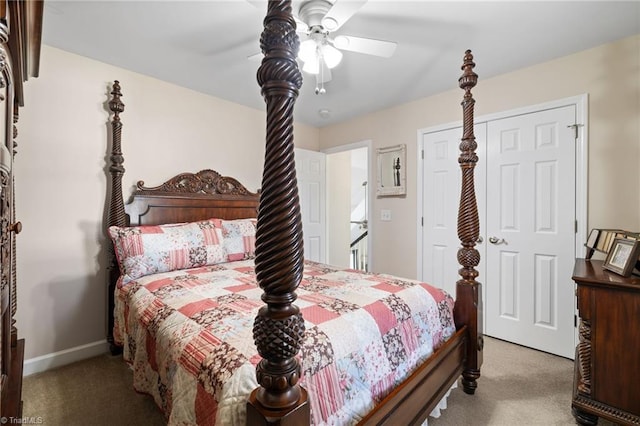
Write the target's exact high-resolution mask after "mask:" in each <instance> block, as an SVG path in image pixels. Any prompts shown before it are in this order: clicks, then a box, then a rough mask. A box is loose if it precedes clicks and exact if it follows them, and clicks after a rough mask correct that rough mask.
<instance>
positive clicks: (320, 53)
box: [249, 0, 397, 95]
mask: <svg viewBox="0 0 640 426" xmlns="http://www.w3.org/2000/svg"><path fill="white" fill-rule="evenodd" d="M249 2H250V3H252V4H255V3H259V2H256V1H255V0H253V1H252V0H249ZM366 2H367V0H331V1H330V0H303V1H301V2H299V7H298V8H297V14H296V16H294V17H295V19H296V24H297V31H298V32H299V33H301V34H302V36H301V40H300V41H301V43H300V51H299V53H298V58H299V59H300V60H301V61H302V62H303V64H304V66H303V68H302V70H303V71H305V72H308V73H310V74H313V75H315V76H316V89H315V93H316V94H317V95H321V94H324V93H325V92H326V90H325V88H324V83H326V82H328V81H330V80H331V69H332V68H335V67H336V66H337V65H338V64H339V63H340V61H341V60H342V51H350V52H357V53H363V54H366V55H374V56H380V57H383V58H389V57H391V56H392V55H393V53H394V52H395V50H396V46H397V43H394V42H391V41H385V40H376V39H373V38H366V37H356V36H350V35H342V34H340V35H335V36H333V34H332V33H333V32H334V31H337V30H339V29H340V28H341V27H342V26H343V25H344V24H345V23H346V22H347V21H348V20H349V19H350V18H351V17H352V16H353V15H355V13H356V12H357V11H358V10H359V9H360V8H361V7H362V6H363V5H364V4H365V3H366ZM258 57H262V54H256V55H251V56H249V59H253V58H258Z"/></svg>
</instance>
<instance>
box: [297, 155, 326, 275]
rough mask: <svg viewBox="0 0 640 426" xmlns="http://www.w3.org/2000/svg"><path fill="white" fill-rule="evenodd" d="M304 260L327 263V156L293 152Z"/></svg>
mask: <svg viewBox="0 0 640 426" xmlns="http://www.w3.org/2000/svg"><path fill="white" fill-rule="evenodd" d="M295 157H296V177H297V179H298V196H299V198H300V214H301V215H302V233H303V238H304V258H305V259H308V260H313V261H315V262H321V263H325V261H326V206H325V199H326V198H325V197H326V194H325V193H326V186H327V184H326V154H324V153H322V152H316V151H309V150H306V149H298V148H296V150H295Z"/></svg>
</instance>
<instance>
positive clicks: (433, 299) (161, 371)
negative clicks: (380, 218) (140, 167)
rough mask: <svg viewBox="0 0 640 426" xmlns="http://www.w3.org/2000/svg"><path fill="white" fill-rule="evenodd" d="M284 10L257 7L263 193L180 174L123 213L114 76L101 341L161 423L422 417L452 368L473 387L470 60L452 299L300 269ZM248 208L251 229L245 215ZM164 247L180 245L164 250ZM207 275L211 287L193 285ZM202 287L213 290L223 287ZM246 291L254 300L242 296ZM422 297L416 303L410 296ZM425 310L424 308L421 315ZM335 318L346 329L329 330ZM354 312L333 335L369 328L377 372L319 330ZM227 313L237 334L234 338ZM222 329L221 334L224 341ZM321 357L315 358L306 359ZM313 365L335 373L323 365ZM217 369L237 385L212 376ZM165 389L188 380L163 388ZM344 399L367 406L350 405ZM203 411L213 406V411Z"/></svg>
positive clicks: (475, 226)
mask: <svg viewBox="0 0 640 426" xmlns="http://www.w3.org/2000/svg"><path fill="white" fill-rule="evenodd" d="M290 3H291V2H290V1H269V2H268V11H267V15H266V18H265V20H264V32H263V33H262V37H261V47H262V51H263V53H264V55H265V57H264V59H263V62H262V65H261V66H260V68H259V70H258V82H259V84H260V86H261V87H262V94H263V97H264V99H265V102H266V108H267V134H266V148H265V162H264V170H263V179H262V187H261V190H260V192H259V193H253V192H251V191H249V190H247V189H246V188H245V187H244V186H243V185H242V184H241V183H240V182H238V181H237V180H235V179H233V178H230V177H224V176H221V175H220V174H218V173H217V172H215V171H212V170H203V171H201V172H198V173H196V174H191V173H182V174H180V175H177V176H175V177H173V178H171V179H169V180H168V181H167V182H165V183H164V184H162V185H161V186H159V187H155V188H147V187H145V186H144V183H143V182H139V183H138V190H137V191H135V192H134V194H133V197H132V201H131V202H130V203H129V204H127V205H126V206H125V204H124V201H123V195H122V177H123V174H124V167H123V162H124V157H123V154H122V149H121V129H122V123H121V121H120V114H121V113H122V112H123V111H124V104H123V103H122V101H121V99H120V98H121V96H122V93H121V88H120V85H119V83H118V82H117V81H116V82H115V83H114V85H113V91H112V92H111V93H112V95H113V98H112V99H111V101H110V103H109V107H110V110H111V111H112V112H113V113H114V115H113V121H112V130H113V137H112V152H111V165H110V168H109V170H110V174H111V182H110V199H111V202H110V207H109V218H108V220H109V223H108V225H109V232H110V235H111V237H112V239H113V241H114V250H113V251H114V252H115V253H114V254H115V256H112V260H111V267H110V273H109V298H110V301H109V330H110V333H114V334H110V335H109V341H110V343H111V344H112V347H113V348H114V349H115V348H117V347H118V345H119V346H122V347H123V349H124V355H125V358H126V359H127V361H129V362H130V363H131V364H132V365H133V368H134V374H135V375H136V378H137V382H136V383H135V385H136V389H138V390H140V391H144V392H147V393H150V394H152V395H153V396H154V398H155V399H156V402H157V403H158V404H159V405H160V406H161V408H162V409H163V410H164V411H165V413H167V414H168V413H169V412H171V417H169V421H170V423H172V422H175V423H178V422H181V421H182V422H185V421H186V422H189V421H191V422H193V423H198V424H212V423H213V422H214V421H215V417H214V416H215V415H218V416H220V415H224V416H226V417H222V418H224V419H225V422H230V423H237V422H239V421H240V419H241V418H243V416H245V415H246V422H247V424H252V425H259V424H287V425H288V424H291V425H299V424H309V423H310V421H312V418H313V419H314V423H323V422H339V423H351V422H356V421H359V422H360V423H361V424H387V423H388V424H415V423H420V422H421V421H423V420H424V419H425V418H426V417H427V416H428V415H429V413H430V412H431V411H432V410H433V409H434V407H436V405H437V404H438V402H439V401H440V400H441V399H442V398H443V397H444V396H445V395H446V394H447V392H448V390H449V389H450V388H451V386H452V385H453V384H454V383H455V382H456V380H457V378H458V376H460V375H461V374H462V385H463V387H464V391H465V392H466V393H469V394H473V393H474V391H475V389H476V386H477V385H476V379H478V378H479V376H480V366H481V364H482V334H481V329H480V327H481V325H480V324H481V322H480V319H479V317H480V315H481V307H482V303H481V299H480V295H481V291H480V284H479V283H478V282H476V280H475V279H476V277H477V275H478V273H477V271H476V270H475V267H476V266H477V265H478V263H479V254H478V251H477V250H476V249H475V248H474V246H475V241H476V240H477V238H478V235H479V221H478V213H477V207H476V201H475V192H474V184H473V169H474V167H475V163H476V162H477V159H478V158H477V156H476V154H475V148H476V143H475V137H474V135H473V106H474V100H473V97H472V95H471V92H470V90H471V89H472V88H473V87H474V86H475V84H476V81H477V76H476V75H475V73H474V72H473V68H474V66H475V64H474V63H473V57H472V55H471V52H470V51H467V52H466V54H465V56H464V64H463V66H462V69H463V75H462V77H460V79H459V83H460V87H461V88H462V89H464V91H465V94H464V100H463V102H462V105H463V113H464V119H463V125H464V128H463V136H462V143H461V144H460V149H461V154H460V158H459V163H460V166H461V168H462V189H461V201H460V210H459V217H458V234H459V237H460V240H461V244H462V248H461V249H460V250H459V252H458V260H459V262H460V264H461V265H462V268H461V269H460V275H461V279H460V280H459V281H458V283H457V291H456V299H455V306H454V302H453V300H452V299H451V298H450V297H449V296H448V295H446V294H444V293H442V292H441V291H440V290H438V289H435V288H433V287H431V286H428V285H427V284H424V283H418V282H415V281H411V280H403V279H400V278H396V277H390V276H384V275H375V274H363V273H360V272H357V273H356V271H350V270H340V269H338V268H333V267H329V266H326V265H319V264H313V263H311V262H305V261H304V259H303V252H302V246H303V244H302V222H301V218H300V210H299V203H298V193H297V183H296V177H295V164H294V154H293V106H294V103H295V100H296V98H297V95H298V91H299V89H300V87H301V84H302V77H301V74H300V71H299V70H298V67H297V64H296V59H295V58H296V52H297V49H298V43H299V42H298V37H297V35H296V33H295V25H296V24H295V21H294V19H293V17H292V14H291V4H290ZM256 212H257V223H256V221H255V220H252V219H251V218H255V217H256ZM176 242H177V244H178V245H179V247H178V248H175V247H173V248H167V247H166V244H176ZM254 247H255V248H254ZM225 253H226V254H225ZM232 253H233V256H232V255H231V254H232ZM225 256H226V257H225ZM141 259H142V260H141ZM205 276H206V277H205ZM230 277H231V278H230ZM205 278H206V279H210V280H211V281H207V282H206V284H203V283H204V280H205ZM154 280H155V281H154ZM340 281H342V282H340ZM212 282H218V283H219V282H223V288H222V290H221V289H220V288H219V287H215V288H214V287H213V284H211V283H212ZM256 282H257V285H258V286H259V288H258V287H257V286H256ZM185 283H186V284H185ZM345 286H346V287H345ZM203 288H206V289H208V290H210V291H212V292H213V293H206V294H207V295H206V296H205V298H204V299H202V300H198V301H192V300H191V299H189V300H188V301H187V300H186V297H187V296H186V295H187V294H190V293H193V292H196V293H202V294H204V293H203V292H204V290H203ZM194 289H196V290H194ZM260 289H261V290H260ZM358 292H361V293H362V294H364V296H363V295H362V294H360V293H358ZM374 293H375V296H376V297H378V299H375V298H373V295H374ZM202 294H201V296H202ZM255 295H258V297H259V298H261V301H260V300H258V301H257V302H256V301H254V300H253V299H251V297H252V296H255ZM260 295H261V296H260ZM418 299H420V300H421V302H417V301H416V302H415V303H414V300H418ZM422 300H423V301H424V303H423V302H422ZM409 301H411V302H409ZM265 303H266V305H265ZM421 303H423V304H424V306H418V305H420V304H421ZM296 305H298V306H299V307H298V306H296ZM114 310H115V318H114V316H113V314H114ZM223 311H224V312H223ZM241 311H242V312H241ZM247 312H249V313H251V315H252V317H251V318H253V315H254V314H255V313H256V312H257V316H255V320H252V321H251V322H252V323H253V324H247V323H246V322H247V321H246V318H247V317H246V316H243V317H240V316H238V315H239V313H243V314H246V313H247ZM341 315H344V316H345V318H347V317H348V320H346V319H343V320H342V321H343V322H342V323H340V322H339V321H341V319H340V318H341ZM355 317H364V318H365V319H364V323H365V325H358V326H357V327H360V328H357V329H353V330H352V331H353V332H354V334H353V335H349V336H347V337H346V338H344V337H343V338H342V340H353V336H359V335H360V334H362V335H365V334H367V333H366V332H363V330H369V329H368V328H367V327H370V329H371V330H373V331H371V333H369V334H372V335H377V337H379V338H380V339H382V340H381V341H382V342H383V343H375V342H374V343H371V342H369V341H365V340H362V342H364V343H362V346H365V347H366V348H375V351H378V352H375V351H374V350H373V349H372V350H371V351H370V352H375V355H377V356H378V358H380V359H382V360H383V361H384V362H382V364H384V365H382V364H381V366H375V365H374V366H373V370H374V372H370V371H369V372H367V371H366V367H367V365H369V367H371V365H370V364H372V363H373V364H375V363H376V358H375V357H374V358H372V359H369V358H365V356H366V355H361V354H356V352H350V351H351V349H347V348H348V347H349V342H342V343H341V342H336V341H330V340H327V342H328V343H326V342H325V339H329V337H328V336H331V338H336V339H337V340H341V339H340V333H334V334H333V335H332V334H331V333H332V331H331V328H332V327H333V328H340V327H343V331H344V330H347V329H348V328H347V324H350V323H351V321H352V320H353V319H354V318H355ZM227 318H232V320H233V321H232V322H233V323H234V324H235V323H243V325H244V326H245V327H244V328H243V329H242V330H241V331H236V330H231V328H233V327H232V325H231V324H227V323H225V321H226V320H227ZM427 323H428V324H427ZM454 323H455V324H454ZM223 324H224V325H223ZM330 324H334V325H333V326H331V325H330ZM305 325H306V326H307V329H306V330H305ZM427 325H428V327H427ZM252 326H253V331H252V332H251V327H252ZM431 326H440V327H441V328H431ZM207 327H208V328H207ZM354 327H356V326H355V325H354ZM409 329H411V333H409V332H408V331H407V330H409ZM211 330H214V331H211ZM398 330H400V331H398ZM232 331H233V332H232ZM421 332H422V334H421ZM394 333H395V337H393V336H394ZM251 334H252V335H253V339H251ZM177 335H180V336H181V337H183V338H184V337H185V336H186V337H187V338H188V339H187V342H186V343H185V341H184V340H182V341H178V340H172V339H171V337H172V336H173V337H176V336H177ZM221 335H228V336H231V337H229V341H222V340H221V339H220V336H221ZM378 335H379V336H378ZM167 336H169V337H167ZM238 336H241V337H243V338H244V339H242V340H241V339H240V337H238ZM385 339H386V340H385ZM393 339H395V340H393ZM356 340H357V339H356ZM391 340H393V342H394V343H393V344H391V343H389V342H390V341H391ZM253 341H255V348H254V347H253V346H252V345H253ZM427 343H428V344H427ZM376 345H378V346H376ZM356 346H358V345H356ZM390 347H393V348H392V349H390ZM206 348H209V349H210V350H211V352H207V351H206V350H205V349H206ZM323 348H324V349H323ZM320 349H323V350H325V352H317V351H319V350H320ZM385 350H386V351H387V352H384V351H385ZM389 351H391V352H389ZM393 351H395V352H393ZM213 352H217V353H218V354H219V355H220V358H214V357H213V356H212V354H211V353H213ZM254 352H255V354H254ZM385 353H386V355H385ZM400 353H402V354H405V356H406V358H402V357H400V356H399V354H400ZM170 354H174V355H175V358H171V356H173V355H170ZM257 354H259V356H258V355H257ZM340 354H342V355H340ZM345 354H347V355H345ZM325 358H330V359H331V360H330V361H331V362H335V364H336V366H335V367H334V366H333V364H330V363H329V362H328V361H327V362H326V363H325V361H326V359H325ZM354 359H355V360H357V361H359V362H360V364H363V366H362V370H358V369H356V368H355V367H353V366H354V365H356V364H358V362H356V361H354ZM319 360H320V361H319ZM231 364H233V365H231ZM320 364H321V367H319V365H320ZM347 364H348V365H347ZM329 365H331V367H330V368H329V367H328V366H329ZM345 365H347V366H346V367H345ZM247 366H249V368H250V373H249V375H250V376H252V377H253V382H251V383H253V385H252V386H251V387H252V388H253V387H255V386H257V387H255V389H254V390H253V391H252V392H250V396H249V398H248V402H247V403H246V410H244V407H243V411H242V413H241V414H238V413H236V411H234V410H236V408H229V407H230V406H227V405H225V404H226V402H221V401H218V400H217V399H216V398H218V397H219V396H220V395H221V393H224V394H227V393H229V392H231V391H230V390H229V389H230V388H233V389H234V391H233V392H231V393H230V394H231V395H232V399H233V398H235V399H238V398H246V395H248V394H249V391H250V388H249V390H248V391H247V389H246V386H247V384H246V382H242V383H240V382H238V383H236V382H234V380H236V378H237V377H238V376H239V375H241V373H236V371H240V370H243V369H244V370H245V372H246V370H247ZM253 366H255V373H254V371H253ZM325 367H326V368H325ZM385 368H386V369H389V370H390V371H389V372H388V374H386V375H385V376H384V377H378V378H376V379H375V380H374V379H372V377H371V376H375V374H376V373H375V371H378V372H379V371H383V370H384V369H385ZM347 370H355V371H347ZM327 371H329V372H330V373H331V374H333V376H331V377H329V378H327V377H323V375H324V376H326V375H330V374H329V373H327ZM363 371H364V372H363ZM400 373H402V375H400ZM349 374H353V376H350V375H349ZM222 376H224V377H223V378H224V379H228V380H229V381H231V382H233V384H232V385H229V384H228V383H222ZM352 377H357V378H359V379H362V380H360V381H362V382H363V383H365V384H366V383H375V386H374V387H375V389H372V390H370V393H371V394H372V395H371V396H369V395H367V396H366V397H363V396H362V395H364V394H366V392H364V393H363V391H362V389H359V388H357V386H356V385H354V384H353V383H355V382H358V380H359V379H353V378H352ZM169 380H172V381H173V382H179V384H181V385H184V383H186V382H193V383H192V387H187V386H185V387H178V385H179V384H176V387H175V388H174V387H171V386H170V385H168V384H167V381H169ZM238 380H239V379H238ZM173 382H172V383H173ZM344 382H348V386H347V385H344ZM301 383H303V384H304V385H305V386H307V387H309V389H305V387H304V386H301ZM343 385H344V386H343ZM383 385H384V386H383ZM190 386H191V385H190ZM345 386H346V387H347V388H348V389H350V391H351V393H352V394H353V395H355V396H354V398H353V400H355V402H351V400H349V401H350V402H348V403H347V402H344V403H343V399H344V401H347V400H348V398H347V397H344V398H343V396H335V395H334V391H336V389H337V388H338V387H345ZM354 389H359V390H354ZM236 391H237V392H236ZM244 391H247V392H246V393H243V392H244ZM234 392H235V393H234ZM336 392H337V391H336ZM185 395H186V396H185ZM214 395H215V396H214ZM369 397H370V399H367V398H369ZM180 398H182V399H187V400H188V401H190V402H189V403H190V404H192V405H193V406H194V407H195V408H194V410H196V413H195V414H192V413H186V412H184V411H185V410H186V411H188V409H187V408H184V407H183V406H182V405H180V406H178V405H177V403H176V402H175V401H177V400H178V399H180ZM322 398H325V399H327V398H329V399H331V401H328V402H327V401H325V400H323V399H322ZM338 399H339V400H340V401H339V402H336V401H337V400H338ZM244 400H245V399H243V400H242V401H244ZM242 401H241V405H243V406H244V402H242ZM348 404H352V405H348ZM353 404H355V406H358V409H363V408H364V409H366V410H365V411H364V412H362V411H358V412H356V411H357V410H355V409H352V407H353V406H354V405H353ZM207 405H215V409H214V410H213V411H212V413H213V414H212V413H211V412H209V411H207V407H206V406H207ZM236 406H237V401H236ZM343 407H347V408H343ZM341 410H342V411H341ZM223 411H224V413H222V414H220V413H221V412H223ZM351 412H353V413H354V414H353V415H351V416H350V415H349V413H351ZM216 413H217V414H216ZM336 413H340V414H336ZM189 416H192V417H189ZM332 416H333V417H332ZM336 416H338V417H336ZM345 416H347V417H349V418H348V419H347V417H345ZM219 418H220V417H219ZM185 419H192V420H185Z"/></svg>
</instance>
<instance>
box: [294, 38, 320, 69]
mask: <svg viewBox="0 0 640 426" xmlns="http://www.w3.org/2000/svg"><path fill="white" fill-rule="evenodd" d="M298 58H300V60H301V61H302V62H304V63H305V64H306V63H307V62H312V61H314V60H315V62H316V63H317V62H318V59H317V58H318V44H317V43H316V42H315V40H311V39H309V40H305V41H303V42H302V43H300V50H299V51H298Z"/></svg>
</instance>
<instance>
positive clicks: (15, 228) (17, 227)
mask: <svg viewBox="0 0 640 426" xmlns="http://www.w3.org/2000/svg"><path fill="white" fill-rule="evenodd" d="M9 232H15V233H16V235H18V234H19V233H20V232H22V222H16V223H14V224H11V225H9Z"/></svg>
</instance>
